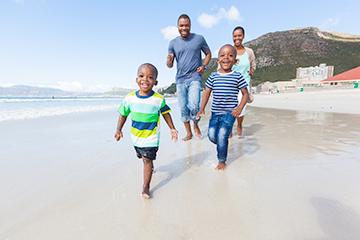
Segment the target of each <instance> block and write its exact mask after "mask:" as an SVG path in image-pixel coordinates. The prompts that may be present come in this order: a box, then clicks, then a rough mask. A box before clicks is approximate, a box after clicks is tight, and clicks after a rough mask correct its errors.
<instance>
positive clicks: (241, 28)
mask: <svg viewBox="0 0 360 240" xmlns="http://www.w3.org/2000/svg"><path fill="white" fill-rule="evenodd" d="M239 29H240V30H241V31H242V33H243V35H244V37H245V30H244V28H243V27H240V26H238V27H236V28H234V30H233V34H234V32H235V31H236V30H239Z"/></svg>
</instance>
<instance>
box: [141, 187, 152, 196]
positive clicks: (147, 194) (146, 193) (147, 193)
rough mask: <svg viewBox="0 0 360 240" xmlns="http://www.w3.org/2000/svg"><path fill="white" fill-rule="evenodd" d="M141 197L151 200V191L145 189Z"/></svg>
mask: <svg viewBox="0 0 360 240" xmlns="http://www.w3.org/2000/svg"><path fill="white" fill-rule="evenodd" d="M141 196H142V197H143V198H145V199H149V198H150V189H149V188H148V187H144V188H143V192H142V193H141Z"/></svg>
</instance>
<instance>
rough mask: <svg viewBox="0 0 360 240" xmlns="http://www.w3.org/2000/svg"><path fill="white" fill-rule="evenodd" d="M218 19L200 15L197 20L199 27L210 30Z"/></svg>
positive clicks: (213, 16)
mask: <svg viewBox="0 0 360 240" xmlns="http://www.w3.org/2000/svg"><path fill="white" fill-rule="evenodd" d="M220 19H221V17H219V16H215V15H209V14H206V13H202V14H201V15H200V16H199V17H198V19H197V20H198V22H199V23H200V25H201V26H203V27H206V28H211V27H212V26H214V25H216V24H217V23H218V22H219V21H220Z"/></svg>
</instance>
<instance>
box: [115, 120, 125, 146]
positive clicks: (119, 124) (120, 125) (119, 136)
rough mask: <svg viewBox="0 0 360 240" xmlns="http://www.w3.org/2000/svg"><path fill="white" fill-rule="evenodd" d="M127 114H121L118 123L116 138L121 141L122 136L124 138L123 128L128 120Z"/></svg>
mask: <svg viewBox="0 0 360 240" xmlns="http://www.w3.org/2000/svg"><path fill="white" fill-rule="evenodd" d="M126 119H127V116H123V115H121V114H120V116H119V120H118V124H117V128H116V133H115V139H116V141H119V140H120V138H123V134H122V131H121V130H122V128H123V126H124V124H125V122H126Z"/></svg>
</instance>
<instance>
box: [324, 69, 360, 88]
mask: <svg viewBox="0 0 360 240" xmlns="http://www.w3.org/2000/svg"><path fill="white" fill-rule="evenodd" d="M359 82H360V66H359V67H357V68H353V69H350V70H349V71H346V72H343V73H340V74H338V75H335V76H333V77H331V78H328V79H324V80H322V81H321V83H322V84H324V85H338V84H349V83H359Z"/></svg>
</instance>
